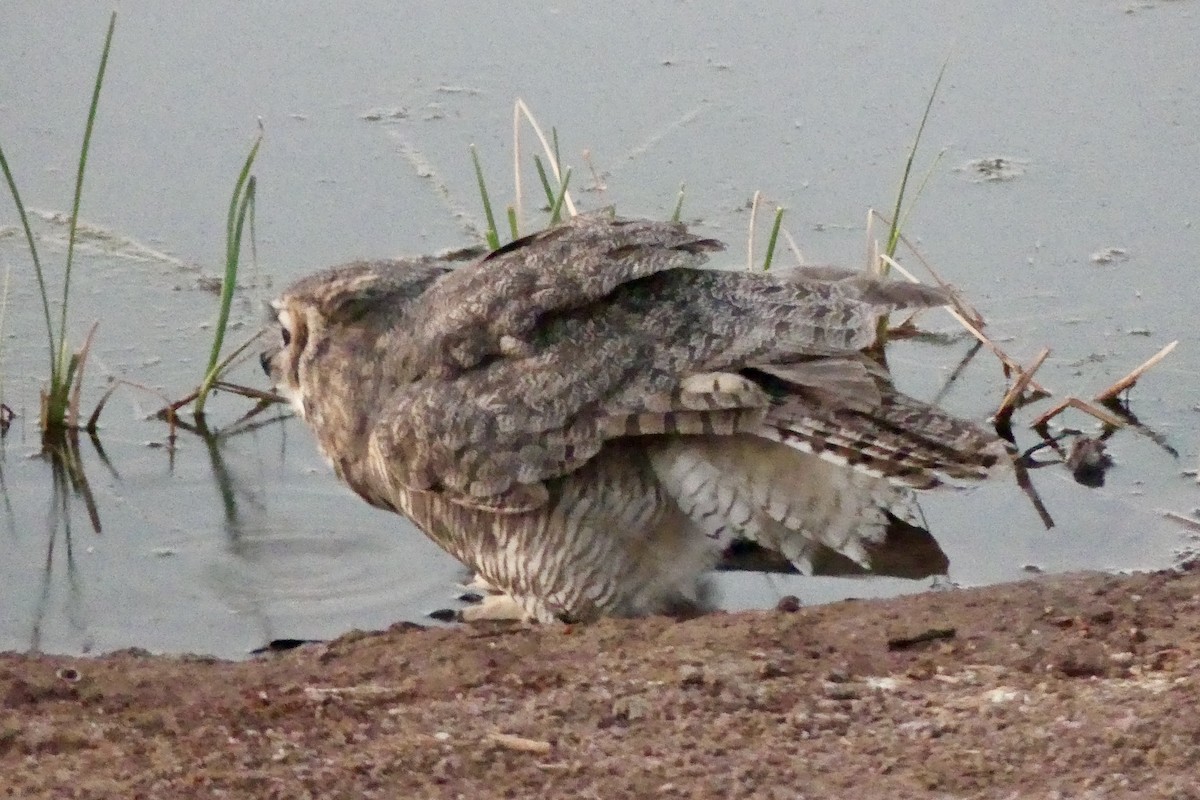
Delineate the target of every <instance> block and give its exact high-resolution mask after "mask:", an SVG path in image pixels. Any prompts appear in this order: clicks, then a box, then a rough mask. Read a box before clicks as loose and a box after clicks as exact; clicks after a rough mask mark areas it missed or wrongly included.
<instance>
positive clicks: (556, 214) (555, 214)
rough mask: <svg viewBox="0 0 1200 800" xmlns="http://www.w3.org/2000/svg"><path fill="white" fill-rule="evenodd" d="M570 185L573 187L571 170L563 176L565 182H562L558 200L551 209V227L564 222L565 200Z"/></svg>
mask: <svg viewBox="0 0 1200 800" xmlns="http://www.w3.org/2000/svg"><path fill="white" fill-rule="evenodd" d="M570 185H571V170H570V169H567V172H566V174H564V175H563V182H562V186H561V187H560V189H559V192H558V198H557V199H555V201H554V205H553V206H551V208H550V224H551V225H557V224H558V223H559V222H561V221H562V207H563V200H564V199H565V198H566V196H567V187H568V186H570Z"/></svg>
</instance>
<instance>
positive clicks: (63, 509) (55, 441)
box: [5, 431, 115, 653]
mask: <svg viewBox="0 0 1200 800" xmlns="http://www.w3.org/2000/svg"><path fill="white" fill-rule="evenodd" d="M89 438H90V439H91V442H92V445H93V446H94V447H95V448H96V452H97V453H98V454H99V455H100V459H101V461H102V462H103V463H105V464H106V465H108V460H107V458H106V457H105V456H104V451H103V449H102V448H101V447H100V442H99V440H97V439H96V437H95V436H90V437H89ZM41 457H42V458H43V459H45V460H46V461H48V462H49V464H50V476H51V492H50V505H49V508H48V510H47V513H46V558H45V561H44V563H43V568H42V586H41V591H40V593H39V595H38V600H37V603H36V605H35V607H34V615H33V621H32V626H31V628H30V632H29V649H30V650H31V651H39V650H41V646H42V624H43V621H44V620H45V618H46V611H47V608H48V607H49V602H50V595H51V587H52V585H53V578H54V574H55V564H56V563H61V562H62V561H63V560H64V559H65V562H66V563H65V564H64V565H63V566H62V568H63V569H65V571H66V581H67V601H66V612H67V613H66V619H67V624H68V625H69V626H70V628H71V629H72V631H74V632H75V633H77V634H79V638H80V640H81V641H82V642H83V647H82V650H83V652H85V653H86V652H88V651H90V650H91V648H92V642H91V637H90V636H89V634H88V620H87V612H86V604H85V603H84V599H83V587H82V583H81V581H80V578H79V570H78V567H77V564H76V562H75V551H74V544H73V541H72V524H71V520H72V516H73V515H72V513H71V505H72V503H74V502H82V503H83V506H84V509H85V510H86V512H87V516H88V521H89V522H90V523H91V528H92V531H93V532H94V533H96V534H97V535H98V534H99V533H100V531H101V525H100V511H99V509H98V508H97V506H96V498H95V496H94V495H93V494H92V489H91V485H90V484H89V483H88V479H87V475H86V474H85V473H84V470H83V460H82V459H81V458H80V448H79V435H78V432H77V431H65V432H60V433H58V434H48V435H46V436H45V437H43V440H42V452H41ZM109 467H110V469H111V465H109ZM114 474H115V472H114ZM5 503H6V506H7V492H5ZM9 513H10V516H11V509H9ZM60 541H61V544H60ZM56 552H57V555H56Z"/></svg>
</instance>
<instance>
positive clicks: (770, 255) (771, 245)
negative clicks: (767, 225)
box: [763, 206, 783, 272]
mask: <svg viewBox="0 0 1200 800" xmlns="http://www.w3.org/2000/svg"><path fill="white" fill-rule="evenodd" d="M782 226H783V207H782V206H780V207H778V208H776V209H775V222H774V224H773V225H771V238H770V239H768V240H767V257H766V258H764V259H763V272H766V271H767V270H769V269H771V261H772V260H773V259H774V258H775V243H776V242H778V241H779V229H780V228H781V227H782Z"/></svg>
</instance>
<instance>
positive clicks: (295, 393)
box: [259, 257, 453, 418]
mask: <svg viewBox="0 0 1200 800" xmlns="http://www.w3.org/2000/svg"><path fill="white" fill-rule="evenodd" d="M452 260H453V257H444V258H433V257H427V258H419V259H402V260H388V261H357V262H354V263H351V264H346V265H344V266H340V267H334V268H333V269H329V270H325V271H323V272H318V273H316V274H315V275H310V276H308V277H306V278H302V279H301V280H299V281H297V282H296V283H293V284H292V285H291V286H289V287H288V288H287V289H286V290H285V291H284V292H283V294H281V295H280V296H279V298H278V299H276V300H274V301H272V302H271V310H272V312H273V314H274V316H275V320H276V322H277V323H278V325H279V333H278V339H277V340H276V342H275V344H273V345H272V346H270V347H268V348H267V349H266V350H265V351H263V353H262V354H261V355H260V356H259V363H261V364H262V368H263V371H264V372H266V373H267V376H268V377H269V378H270V379H271V382H272V383H273V384H274V385H275V389H276V391H277V392H279V394H281V395H282V396H283V397H285V398H287V399H288V401H289V402H290V403H291V405H292V407H293V408H295V410H296V413H297V414H299V415H300V416H301V417H304V418H308V417H309V416H310V409H311V407H312V406H311V400H312V395H313V393H314V392H317V391H321V390H322V389H327V388H328V386H326V384H328V383H329V381H330V380H338V379H337V375H336V374H340V373H347V374H349V373H350V372H353V371H355V370H359V369H361V368H362V367H365V366H367V364H365V363H364V362H369V361H372V360H373V359H374V358H375V356H376V354H375V353H373V352H372V349H373V348H374V347H375V346H377V345H378V343H379V342H380V340H381V338H382V337H385V336H387V335H388V334H389V332H394V331H397V330H399V329H403V326H404V323H405V320H406V318H407V317H408V316H409V314H410V312H411V309H412V306H413V304H414V302H415V301H416V300H417V298H419V297H420V296H421V294H422V293H423V292H424V291H425V289H427V288H428V287H429V285H430V284H432V283H433V282H434V281H435V280H437V278H439V277H440V276H441V275H443V274H445V273H446V272H448V271H449V269H450V266H451V263H452ZM339 383H341V381H339Z"/></svg>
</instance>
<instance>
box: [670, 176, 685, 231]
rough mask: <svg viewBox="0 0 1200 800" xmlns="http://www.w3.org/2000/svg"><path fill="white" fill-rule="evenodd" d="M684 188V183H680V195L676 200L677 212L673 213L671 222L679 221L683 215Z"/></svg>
mask: <svg viewBox="0 0 1200 800" xmlns="http://www.w3.org/2000/svg"><path fill="white" fill-rule="evenodd" d="M683 189H684V184H682V183H681V184H679V197H678V198H676V200H675V213H673V214H671V222H679V219H680V217H681V216H682V215H683Z"/></svg>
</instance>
